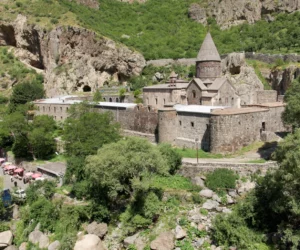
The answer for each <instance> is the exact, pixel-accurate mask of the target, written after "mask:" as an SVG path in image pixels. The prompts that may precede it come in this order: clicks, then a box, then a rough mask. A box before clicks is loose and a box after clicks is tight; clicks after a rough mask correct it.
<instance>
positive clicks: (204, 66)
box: [196, 61, 222, 81]
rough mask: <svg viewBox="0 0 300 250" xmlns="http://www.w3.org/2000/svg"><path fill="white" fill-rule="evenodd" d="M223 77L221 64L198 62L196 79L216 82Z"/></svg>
mask: <svg viewBox="0 0 300 250" xmlns="http://www.w3.org/2000/svg"><path fill="white" fill-rule="evenodd" d="M221 75H222V70H221V62H213V61H212V62H197V65H196V77H197V78H200V79H201V80H202V81H203V80H206V79H212V80H214V79H216V77H220V76H221Z"/></svg>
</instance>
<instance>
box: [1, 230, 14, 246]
mask: <svg viewBox="0 0 300 250" xmlns="http://www.w3.org/2000/svg"><path fill="white" fill-rule="evenodd" d="M12 240H13V234H12V232H11V231H4V232H1V233H0V249H2V248H5V247H8V246H10V245H11V243H12Z"/></svg>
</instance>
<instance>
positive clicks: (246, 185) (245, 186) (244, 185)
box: [238, 180, 255, 194]
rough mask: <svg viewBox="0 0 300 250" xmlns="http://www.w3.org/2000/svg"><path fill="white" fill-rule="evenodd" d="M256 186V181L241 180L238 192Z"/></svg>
mask: <svg viewBox="0 0 300 250" xmlns="http://www.w3.org/2000/svg"><path fill="white" fill-rule="evenodd" d="M253 188H255V182H251V181H249V180H248V181H247V182H241V183H240V184H239V188H238V193H239V194H243V193H247V192H249V191H250V190H251V189H253Z"/></svg>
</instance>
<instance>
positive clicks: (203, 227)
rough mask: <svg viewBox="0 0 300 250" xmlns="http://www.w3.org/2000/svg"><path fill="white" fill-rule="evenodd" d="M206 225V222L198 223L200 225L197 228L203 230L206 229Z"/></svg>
mask: <svg viewBox="0 0 300 250" xmlns="http://www.w3.org/2000/svg"><path fill="white" fill-rule="evenodd" d="M205 228H206V227H205V225H204V224H201V223H200V224H198V227H197V229H198V230H199V231H203V230H205Z"/></svg>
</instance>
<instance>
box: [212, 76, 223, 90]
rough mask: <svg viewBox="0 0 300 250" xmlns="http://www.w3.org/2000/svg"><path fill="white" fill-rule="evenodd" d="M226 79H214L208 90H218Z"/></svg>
mask: <svg viewBox="0 0 300 250" xmlns="http://www.w3.org/2000/svg"><path fill="white" fill-rule="evenodd" d="M226 81H227V79H226V78H225V77H221V78H216V79H215V80H214V81H213V84H212V85H210V86H209V88H208V89H209V90H219V89H220V88H221V87H222V85H223V83H224V82H226Z"/></svg>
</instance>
